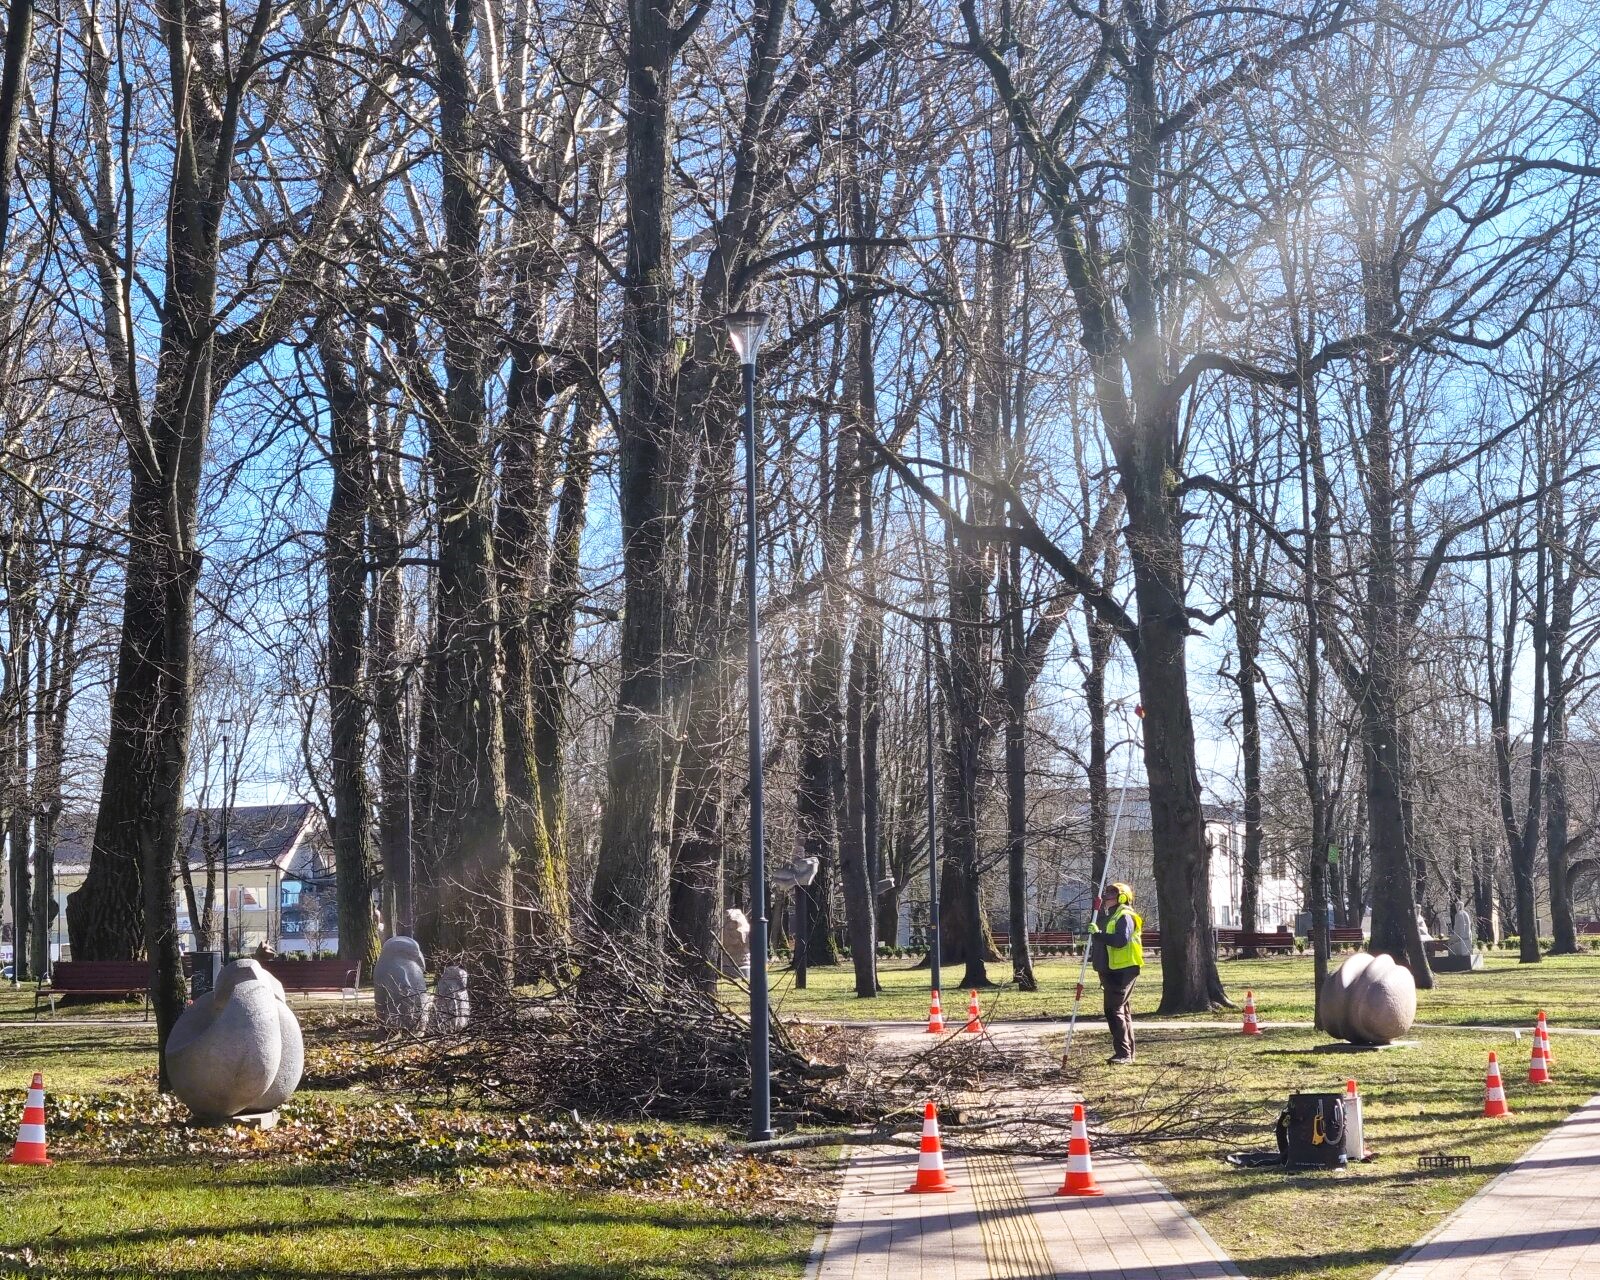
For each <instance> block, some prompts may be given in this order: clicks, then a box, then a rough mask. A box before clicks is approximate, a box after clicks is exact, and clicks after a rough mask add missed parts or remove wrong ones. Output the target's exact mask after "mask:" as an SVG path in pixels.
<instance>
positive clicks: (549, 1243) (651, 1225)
mask: <svg viewBox="0 0 1600 1280" xmlns="http://www.w3.org/2000/svg"><path fill="white" fill-rule="evenodd" d="M0 1203H3V1204H4V1206H5V1211H4V1213H3V1214H0V1277H12V1276H19V1277H20V1276H50V1277H73V1276H95V1277H130V1278H131V1277H144V1276H166V1277H180V1278H181V1277H195V1278H198V1277H218V1276H228V1277H236V1278H237V1280H247V1278H248V1280H288V1278H289V1277H301V1276H304V1277H312V1276H318V1277H345V1276H348V1277H358V1276H359V1277H366V1276H374V1275H384V1276H391V1275H392V1276H404V1277H407V1278H408V1280H424V1278H426V1277H440V1278H441V1280H442V1278H443V1277H450V1278H451V1280H468V1278H472V1280H477V1278H479V1277H481V1278H483V1280H511V1278H512V1277H530V1278H531V1277H551V1278H552V1280H553V1278H554V1277H560V1278H561V1280H623V1278H624V1277H641V1278H643V1280H706V1278H708V1277H714V1276H724V1275H740V1276H748V1277H751V1278H752V1280H779V1278H780V1277H781V1278H783V1280H791V1278H793V1277H797V1276H799V1275H800V1273H801V1271H802V1270H803V1268H804V1265H805V1261H806V1256H807V1251H808V1249H809V1247H810V1244H811V1240H812V1236H813V1232H814V1230H815V1227H814V1224H812V1223H809V1222H804V1221H797V1220H773V1219H769V1218H766V1217H763V1216H759V1215H747V1214H745V1213H741V1212H740V1211H738V1210H729V1209H724V1208H719V1207H717V1206H714V1205H710V1204H706V1203H703V1202H697V1201H682V1200H673V1201H665V1200H660V1199H647V1198H643V1197H638V1196H621V1195H615V1194H601V1193H590V1194H568V1193H561V1192H545V1191H536V1190H524V1189H515V1188H504V1187H482V1186H477V1187H471V1188H457V1187H448V1188H447V1187H441V1186H439V1185H437V1184H434V1183H427V1184H424V1185H422V1186H421V1187H420V1188H418V1187H415V1186H409V1185H394V1186H387V1185H379V1184H371V1183H364V1182H348V1181H339V1182H322V1181H317V1180H316V1178H315V1175H314V1174H313V1172H312V1171H311V1170H310V1169H308V1168H297V1167H295V1166H288V1165H282V1164H275V1165H267V1164H264V1163H258V1162H250V1161H240V1162H221V1161H218V1162H193V1163H190V1162H184V1163H178V1162H167V1163H146V1164H126V1165H121V1164H95V1163H58V1164H57V1165H56V1166H55V1167H53V1168H50V1169H13V1168H8V1167H6V1166H3V1165H0ZM30 1259H31V1261H30Z"/></svg>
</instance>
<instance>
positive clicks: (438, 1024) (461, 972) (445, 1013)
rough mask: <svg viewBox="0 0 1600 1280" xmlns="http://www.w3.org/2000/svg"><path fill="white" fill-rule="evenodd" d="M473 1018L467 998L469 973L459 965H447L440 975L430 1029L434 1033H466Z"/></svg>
mask: <svg viewBox="0 0 1600 1280" xmlns="http://www.w3.org/2000/svg"><path fill="white" fill-rule="evenodd" d="M471 1016H472V1005H471V1003H470V1002H469V1001H468V998H467V971H466V970H465V969H463V968H461V967H460V966H458V965H453V964H452V965H446V966H445V968H444V970H443V971H442V972H441V973H440V974H439V989H438V990H437V991H436V992H435V993H434V997H433V1017H432V1019H431V1021H430V1022H429V1028H430V1029H431V1030H433V1031H436V1032H437V1031H464V1030H465V1029H466V1026H467V1020H468V1019H469V1018H470V1017H471Z"/></svg>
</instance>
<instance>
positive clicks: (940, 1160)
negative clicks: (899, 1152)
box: [917, 1151, 944, 1173]
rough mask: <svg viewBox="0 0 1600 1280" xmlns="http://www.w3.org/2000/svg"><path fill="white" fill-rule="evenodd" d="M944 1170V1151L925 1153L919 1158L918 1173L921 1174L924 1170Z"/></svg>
mask: <svg viewBox="0 0 1600 1280" xmlns="http://www.w3.org/2000/svg"><path fill="white" fill-rule="evenodd" d="M943 1168H944V1152H942V1151H924V1152H922V1153H920V1154H919V1155H918V1156H917V1171H918V1172H919V1173H920V1172H921V1171H922V1170H924V1169H943Z"/></svg>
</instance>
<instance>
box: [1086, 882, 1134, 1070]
mask: <svg viewBox="0 0 1600 1280" xmlns="http://www.w3.org/2000/svg"><path fill="white" fill-rule="evenodd" d="M1095 905H1096V908H1097V910H1096V915H1095V918H1094V923H1092V924H1091V925H1090V926H1089V960H1090V962H1091V963H1092V964H1093V965H1094V971H1095V972H1096V973H1097V974H1099V975H1100V988H1101V990H1102V992H1104V994H1105V1005H1106V1025H1107V1026H1109V1027H1110V1028H1111V1047H1112V1049H1113V1050H1114V1052H1113V1053H1112V1055H1111V1057H1110V1058H1109V1059H1107V1061H1109V1062H1111V1063H1113V1064H1114V1065H1116V1066H1123V1065H1125V1064H1127V1063H1129V1062H1132V1061H1133V1004H1132V1001H1133V984H1134V983H1135V982H1137V981H1138V980H1139V970H1140V969H1141V968H1143V967H1144V940H1143V931H1144V921H1143V920H1141V919H1140V918H1139V913H1138V912H1136V911H1135V910H1134V909H1133V890H1132V889H1131V888H1129V887H1128V886H1127V885H1125V884H1113V885H1108V886H1107V888H1106V896H1105V897H1104V898H1102V899H1101V900H1100V901H1099V902H1098V903H1096V904H1095Z"/></svg>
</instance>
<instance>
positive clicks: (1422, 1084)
mask: <svg viewBox="0 0 1600 1280" xmlns="http://www.w3.org/2000/svg"><path fill="white" fill-rule="evenodd" d="M1418 1038H1419V1039H1420V1041H1421V1043H1420V1044H1419V1045H1418V1046H1417V1047H1416V1048H1401V1049H1390V1050H1384V1051H1381V1052H1372V1053H1323V1052H1313V1048H1314V1046H1316V1045H1318V1044H1326V1043H1327V1041H1326V1039H1325V1038H1324V1037H1322V1036H1319V1035H1318V1034H1317V1033H1315V1032H1312V1031H1297V1030H1282V1031H1278V1032H1269V1033H1268V1034H1267V1035H1266V1036H1264V1037H1263V1038H1261V1039H1260V1040H1247V1039H1245V1038H1244V1037H1242V1036H1237V1035H1233V1034H1231V1033H1225V1032H1218V1031H1211V1032H1207V1031H1203V1030H1201V1029H1198V1028H1197V1029H1195V1030H1193V1031H1147V1032H1146V1033H1145V1034H1144V1035H1142V1036H1141V1037H1140V1038H1139V1063H1138V1065H1136V1066H1134V1067H1131V1068H1115V1069H1114V1068H1111V1067H1108V1066H1106V1065H1105V1064H1104V1063H1103V1061H1102V1055H1101V1053H1100V1052H1099V1050H1100V1049H1101V1048H1102V1042H1101V1041H1086V1042H1084V1044H1083V1049H1082V1052H1081V1056H1080V1052H1079V1050H1078V1049H1077V1048H1076V1047H1075V1048H1074V1050H1073V1063H1072V1074H1073V1077H1074V1083H1075V1084H1076V1085H1077V1086H1078V1087H1080V1088H1081V1089H1082V1090H1083V1092H1084V1096H1085V1097H1086V1098H1087V1099H1088V1100H1089V1103H1090V1106H1091V1109H1092V1112H1093V1114H1094V1116H1095V1118H1096V1119H1097V1120H1098V1121H1100V1122H1101V1123H1104V1124H1106V1125H1108V1126H1109V1127H1113V1128H1115V1127H1117V1125H1118V1124H1119V1122H1120V1118H1121V1117H1125V1116H1127V1115H1129V1114H1130V1113H1132V1112H1133V1111H1135V1110H1136V1109H1137V1108H1138V1107H1139V1105H1140V1101H1141V1099H1142V1098H1143V1096H1144V1094H1145V1091H1146V1090H1147V1089H1149V1088H1150V1087H1151V1082H1152V1079H1154V1080H1156V1081H1157V1085H1156V1090H1157V1092H1161V1091H1164V1090H1165V1088H1166V1087H1167V1086H1166V1082H1167V1081H1169V1080H1170V1081H1171V1082H1172V1084H1173V1086H1176V1084H1177V1083H1178V1082H1179V1081H1180V1080H1183V1079H1194V1078H1198V1079H1200V1080H1206V1081H1210V1082H1212V1083H1213V1085H1214V1087H1215V1088H1216V1089H1217V1090H1218V1091H1219V1092H1220V1093H1221V1094H1222V1095H1223V1096H1225V1097H1226V1098H1228V1099H1229V1100H1231V1101H1234V1102H1238V1103H1240V1104H1241V1105H1243V1106H1244V1107H1245V1108H1246V1109H1247V1111H1248V1114H1249V1117H1250V1119H1251V1120H1252V1121H1253V1122H1254V1124H1255V1125H1256V1126H1258V1127H1259V1132H1260V1145H1261V1147H1262V1148H1263V1149H1271V1147H1272V1145H1273V1141H1272V1136H1271V1130H1272V1124H1273V1122H1274V1120H1275V1118H1276V1116H1277V1113H1278V1111H1279V1110H1280V1109H1281V1107H1282V1106H1283V1103H1284V1100H1285V1099H1286V1098H1287V1097H1288V1095H1289V1094H1290V1093H1291V1092H1294V1091H1296V1090H1316V1091H1326V1090H1334V1089H1341V1088H1342V1087H1343V1084H1344V1080H1345V1079H1346V1077H1347V1076H1349V1077H1354V1078H1356V1079H1357V1080H1358V1081H1359V1082H1360V1086H1361V1093H1362V1099H1363V1109H1364V1114H1365V1124H1366V1141H1367V1145H1368V1146H1369V1147H1371V1148H1373V1149H1374V1150H1375V1152H1376V1154H1377V1158H1376V1159H1375V1160H1374V1161H1372V1162H1371V1163H1368V1164H1360V1165H1355V1166H1352V1167H1351V1168H1350V1169H1349V1170H1348V1171H1347V1172H1343V1173H1306V1174H1285V1173H1283V1172H1280V1171H1275V1170H1243V1169H1235V1168H1233V1167H1232V1166H1230V1165H1228V1164H1226V1163H1225V1162H1224V1161H1223V1160H1222V1159H1221V1158H1220V1157H1219V1156H1218V1155H1217V1154H1215V1153H1214V1152H1203V1151H1196V1150H1193V1149H1189V1148H1186V1147H1183V1146H1173V1145H1154V1146H1152V1147H1150V1148H1149V1149H1148V1150H1146V1152H1145V1153H1144V1154H1145V1156H1146V1158H1147V1159H1148V1161H1149V1163H1150V1164H1151V1166H1152V1168H1154V1169H1155V1171H1156V1173H1157V1174H1158V1176H1160V1177H1161V1178H1162V1180H1163V1181H1165V1182H1166V1184H1167V1186H1168V1187H1169V1188H1170V1189H1171V1190H1172V1192H1173V1193H1174V1194H1175V1195H1176V1196H1177V1197H1178V1198H1179V1199H1180V1200H1181V1201H1183V1203H1184V1204H1185V1205H1187V1206H1188V1208H1189V1209H1190V1210H1191V1211H1192V1212H1193V1213H1194V1214H1195V1216H1196V1217H1197V1218H1199V1219H1200V1221H1201V1222H1202V1223H1203V1224H1204V1225H1205V1227H1206V1229H1207V1230H1208V1231H1210V1232H1211V1234H1212V1236H1213V1237H1215V1239H1216V1240H1217V1242H1218V1243H1219V1244H1220V1245H1221V1246H1222V1247H1223V1248H1224V1249H1225V1250H1226V1251H1227V1252H1228V1254H1229V1256H1231V1257H1232V1258H1233V1259H1234V1260H1235V1261H1236V1262H1237V1263H1238V1264H1239V1267H1240V1269H1241V1270H1242V1271H1243V1272H1244V1273H1245V1274H1246V1275H1247V1276H1252V1277H1274V1278H1279V1277H1281V1278H1285V1280H1311V1278H1312V1277H1316V1278H1317V1280H1366V1278H1367V1277H1370V1276H1372V1275H1374V1274H1376V1273H1377V1272H1378V1271H1379V1270H1380V1269H1381V1268H1382V1267H1383V1266H1384V1265H1386V1264H1387V1263H1388V1262H1391V1261H1393V1259H1394V1257H1395V1255H1396V1254H1397V1253H1398V1252H1399V1251H1400V1250H1402V1249H1404V1248H1405V1247H1406V1246H1407V1245H1410V1244H1412V1243H1414V1242H1415V1241H1416V1240H1417V1239H1418V1238H1419V1237H1420V1236H1422V1235H1424V1234H1425V1233H1426V1232H1428V1231H1429V1230H1431V1229H1432V1228H1433V1227H1434V1226H1435V1225H1436V1224H1437V1223H1438V1222H1439V1220H1440V1219H1441V1218H1442V1217H1443V1215H1445V1214H1446V1213H1448V1212H1449V1211H1450V1210H1452V1209H1454V1208H1455V1207H1456V1206H1457V1205H1459V1204H1460V1203H1461V1202H1462V1201H1463V1200H1465V1199H1466V1198H1467V1197H1468V1196H1469V1195H1471V1194H1472V1193H1473V1192H1475V1191H1477V1190H1478V1189H1479V1188H1480V1187H1481V1186H1482V1185H1483V1184H1484V1183H1485V1182H1486V1181H1488V1179H1489V1178H1491V1177H1493V1176H1494V1175H1495V1174H1497V1173H1499V1172H1501V1171H1502V1170H1503V1169H1505V1168H1506V1166H1507V1165H1508V1164H1509V1163H1510V1162H1511V1161H1512V1160H1513V1159H1515V1158H1516V1157H1517V1156H1518V1155H1520V1154H1521V1153H1522V1152H1523V1151H1525V1150H1526V1149H1527V1148H1528V1147H1529V1146H1530V1145H1531V1144H1532V1143H1534V1142H1535V1141H1537V1140H1538V1139H1539V1138H1540V1137H1541V1136H1542V1135H1543V1134H1544V1133H1545V1132H1546V1131H1547V1130H1549V1129H1550V1127H1551V1126H1553V1125H1554V1124H1556V1123H1557V1122H1558V1121H1559V1120H1561V1119H1563V1118H1564V1117H1565V1116H1566V1115H1567V1114H1568V1113H1569V1112H1570V1111H1571V1110H1572V1109H1573V1108H1574V1107H1576V1106H1577V1105H1578V1104H1579V1103H1581V1102H1583V1101H1584V1100H1586V1099H1587V1098H1589V1097H1591V1096H1593V1095H1594V1094H1595V1093H1596V1092H1600V1038H1591V1037H1587V1036H1572V1037H1567V1038H1566V1039H1560V1038H1557V1039H1556V1041H1555V1043H1554V1046H1553V1048H1554V1052H1555V1055H1556V1059H1557V1061H1556V1066H1555V1068H1554V1075H1555V1079H1556V1083H1555V1084H1553V1085H1547V1086H1538V1087H1536V1086H1532V1085H1528V1084H1525V1083H1523V1082H1524V1081H1525V1080H1526V1078H1527V1066H1528V1055H1529V1050H1530V1048H1531V1041H1530V1038H1529V1037H1528V1036H1526V1035H1524V1036H1523V1038H1522V1040H1521V1041H1520V1042H1516V1041H1514V1040H1513V1039H1512V1037H1511V1036H1509V1035H1498V1036H1497V1035H1494V1034H1490V1033H1483V1032H1469V1031H1424V1032H1421V1033H1420V1034H1419V1037H1418ZM1490 1049H1494V1050H1496V1051H1497V1052H1498V1053H1499V1055H1500V1060H1501V1064H1502V1071H1503V1072H1504V1077H1505V1081H1506V1091H1507V1096H1508V1098H1509V1101H1510V1105H1511V1109H1512V1112H1513V1114H1512V1115H1511V1116H1510V1117H1509V1118H1506V1119H1500V1120H1485V1119H1483V1118H1482V1109H1483V1076H1484V1069H1485V1065H1486V1060H1487V1055H1488V1051H1489V1050H1490ZM1163 1073H1164V1074H1163ZM1435 1153H1445V1154H1459V1155H1468V1156H1471V1158H1472V1167H1471V1169H1470V1170H1464V1171H1422V1170H1419V1169H1417V1167H1416V1158H1417V1157H1418V1156H1421V1155H1431V1154H1435ZM1579 1172H1580V1173H1581V1171H1579Z"/></svg>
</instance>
